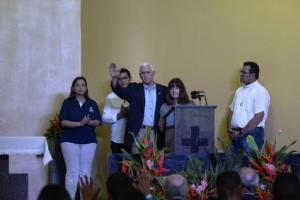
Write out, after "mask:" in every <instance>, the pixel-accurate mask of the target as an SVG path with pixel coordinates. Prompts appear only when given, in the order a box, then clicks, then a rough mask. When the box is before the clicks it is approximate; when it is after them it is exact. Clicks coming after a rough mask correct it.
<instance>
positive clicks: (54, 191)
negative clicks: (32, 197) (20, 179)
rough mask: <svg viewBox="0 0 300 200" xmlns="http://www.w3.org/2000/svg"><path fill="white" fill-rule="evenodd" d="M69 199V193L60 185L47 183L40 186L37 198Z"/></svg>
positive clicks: (44, 199)
mask: <svg viewBox="0 0 300 200" xmlns="http://www.w3.org/2000/svg"><path fill="white" fill-rule="evenodd" d="M53 199H55V200H71V197H70V195H69V193H68V192H67V191H66V189H65V188H64V187H63V186H61V185H53V184H49V185H46V186H44V187H43V188H42V190H41V191H40V194H39V196H38V198H37V200H53Z"/></svg>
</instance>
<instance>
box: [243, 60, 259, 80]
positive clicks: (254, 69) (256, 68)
mask: <svg viewBox="0 0 300 200" xmlns="http://www.w3.org/2000/svg"><path fill="white" fill-rule="evenodd" d="M244 66H250V70H249V72H250V74H252V73H254V74H255V78H256V79H258V78H259V66H258V64H256V63H255V62H251V61H247V62H244Z"/></svg>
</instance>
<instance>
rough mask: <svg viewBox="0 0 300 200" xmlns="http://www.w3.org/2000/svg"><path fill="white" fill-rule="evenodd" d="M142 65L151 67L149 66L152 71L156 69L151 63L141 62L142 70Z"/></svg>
mask: <svg viewBox="0 0 300 200" xmlns="http://www.w3.org/2000/svg"><path fill="white" fill-rule="evenodd" d="M142 67H149V68H150V69H151V71H152V72H154V71H155V70H154V67H153V66H152V65H151V64H150V63H147V62H145V63H143V64H141V66H140V71H141V69H142Z"/></svg>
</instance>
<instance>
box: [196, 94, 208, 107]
mask: <svg viewBox="0 0 300 200" xmlns="http://www.w3.org/2000/svg"><path fill="white" fill-rule="evenodd" d="M202 93H203V94H199V96H198V99H199V103H200V106H201V104H202V101H201V97H204V100H205V105H206V106H207V99H206V95H205V93H204V92H202Z"/></svg>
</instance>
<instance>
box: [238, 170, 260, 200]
mask: <svg viewBox="0 0 300 200" xmlns="http://www.w3.org/2000/svg"><path fill="white" fill-rule="evenodd" d="M238 174H239V175H240V177H241V181H242V184H243V187H244V190H245V191H244V192H245V193H244V194H245V195H244V198H243V200H256V199H258V198H257V197H256V196H255V191H256V190H257V188H258V187H259V176H258V174H257V173H256V171H254V170H253V169H251V168H249V167H242V168H241V169H240V170H239V171H238Z"/></svg>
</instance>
